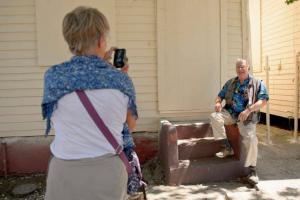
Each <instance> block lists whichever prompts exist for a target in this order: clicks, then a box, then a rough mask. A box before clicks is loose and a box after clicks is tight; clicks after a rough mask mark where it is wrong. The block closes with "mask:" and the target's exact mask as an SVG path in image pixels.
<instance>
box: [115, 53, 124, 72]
mask: <svg viewBox="0 0 300 200" xmlns="http://www.w3.org/2000/svg"><path fill="white" fill-rule="evenodd" d="M125 58H126V49H116V50H115V55H114V66H115V67H116V68H122V67H124V65H125Z"/></svg>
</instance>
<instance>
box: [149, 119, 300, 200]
mask: <svg viewBox="0 0 300 200" xmlns="http://www.w3.org/2000/svg"><path fill="white" fill-rule="evenodd" d="M257 132H258V138H259V156H258V165H257V169H258V176H259V177H260V182H259V184H258V185H257V188H249V187H248V186H247V185H245V184H243V183H241V182H240V181H238V180H234V181H230V182H218V183H209V184H200V185H186V186H183V185H182V186H174V187H172V186H152V187H149V188H148V192H147V193H148V195H147V197H148V199H149V200H169V199H172V200H173V199H182V200H196V199H216V200H217V199H233V200H244V199H245V200H248V199H251V200H252V199H276V200H277V199H300V143H299V142H298V143H293V142H292V131H287V130H282V129H278V128H275V127H272V128H271V142H272V143H271V144H269V145H268V144H266V142H265V138H266V136H265V132H266V126H264V125H258V127H257Z"/></svg>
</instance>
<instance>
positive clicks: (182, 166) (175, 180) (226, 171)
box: [166, 157, 249, 185]
mask: <svg viewBox="0 0 300 200" xmlns="http://www.w3.org/2000/svg"><path fill="white" fill-rule="evenodd" d="M248 173H249V172H248V169H246V168H245V167H243V165H242V164H241V162H240V161H239V160H236V159H235V158H234V157H228V158H217V157H210V158H202V159H198V160H180V161H179V166H178V167H172V168H171V169H170V171H169V173H168V174H167V177H166V178H167V184H169V185H180V184H200V183H207V182H215V181H226V180H233V179H237V178H239V177H242V176H246V175H247V174H248Z"/></svg>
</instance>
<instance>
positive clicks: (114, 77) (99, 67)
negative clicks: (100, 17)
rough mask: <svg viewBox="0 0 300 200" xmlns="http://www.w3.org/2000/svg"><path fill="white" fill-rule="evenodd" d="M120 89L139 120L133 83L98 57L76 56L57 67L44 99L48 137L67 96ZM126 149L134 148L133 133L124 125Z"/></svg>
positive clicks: (49, 78) (48, 76) (50, 74)
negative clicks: (57, 107)
mask: <svg viewBox="0 0 300 200" xmlns="http://www.w3.org/2000/svg"><path fill="white" fill-rule="evenodd" d="M87 89H117V90H119V91H121V92H122V93H123V94H125V95H127V96H128V98H129V105H128V107H129V109H130V110H131V112H132V114H133V115H134V116H135V117H136V118H137V117H138V114H137V108H136V97H135V89H134V86H133V83H132V80H131V79H130V78H129V76H128V75H127V74H125V73H122V72H120V71H119V70H117V69H115V68H113V67H111V65H110V64H109V63H107V62H106V61H104V60H102V59H101V58H99V57H97V56H74V57H72V58H71V60H70V61H67V62H64V63H62V64H58V65H54V66H52V67H51V68H49V69H48V70H47V72H46V73H45V77H44V96H43V102H42V111H43V119H46V120H47V122H46V131H45V134H46V135H48V133H49V131H50V129H51V116H52V113H53V111H54V110H55V108H56V105H57V102H58V100H59V99H60V98H62V97H63V96H64V95H66V94H69V93H71V92H74V91H76V90H87ZM122 133H123V140H124V147H128V146H133V141H132V137H131V135H130V133H129V129H128V127H127V125H126V123H125V124H124V129H123V132H122Z"/></svg>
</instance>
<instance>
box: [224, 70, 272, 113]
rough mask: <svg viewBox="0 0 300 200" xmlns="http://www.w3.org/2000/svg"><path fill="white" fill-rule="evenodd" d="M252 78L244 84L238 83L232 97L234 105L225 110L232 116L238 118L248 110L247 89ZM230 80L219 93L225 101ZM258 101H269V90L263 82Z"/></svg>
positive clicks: (227, 106) (226, 107)
mask: <svg viewBox="0 0 300 200" xmlns="http://www.w3.org/2000/svg"><path fill="white" fill-rule="evenodd" d="M250 78H251V77H250V76H249V77H248V78H247V79H246V80H244V82H243V83H240V82H239V81H237V83H236V88H235V91H234V94H233V97H232V102H233V103H232V105H226V106H225V109H226V110H227V111H228V112H229V113H230V114H232V115H233V116H234V117H237V116H238V115H239V114H240V113H241V112H243V111H244V110H245V109H246V106H247V104H248V100H249V99H248V94H247V88H248V85H249V81H250ZM230 82H231V81H230V80H229V81H227V82H226V83H225V85H224V86H223V88H222V90H221V91H220V92H219V94H218V96H219V97H220V98H221V99H222V100H223V99H225V95H226V93H227V90H228V86H229V85H230ZM257 92H258V94H257V100H269V95H268V92H267V88H266V86H265V84H264V83H263V82H262V81H261V84H260V86H259V89H258V91H257Z"/></svg>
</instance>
